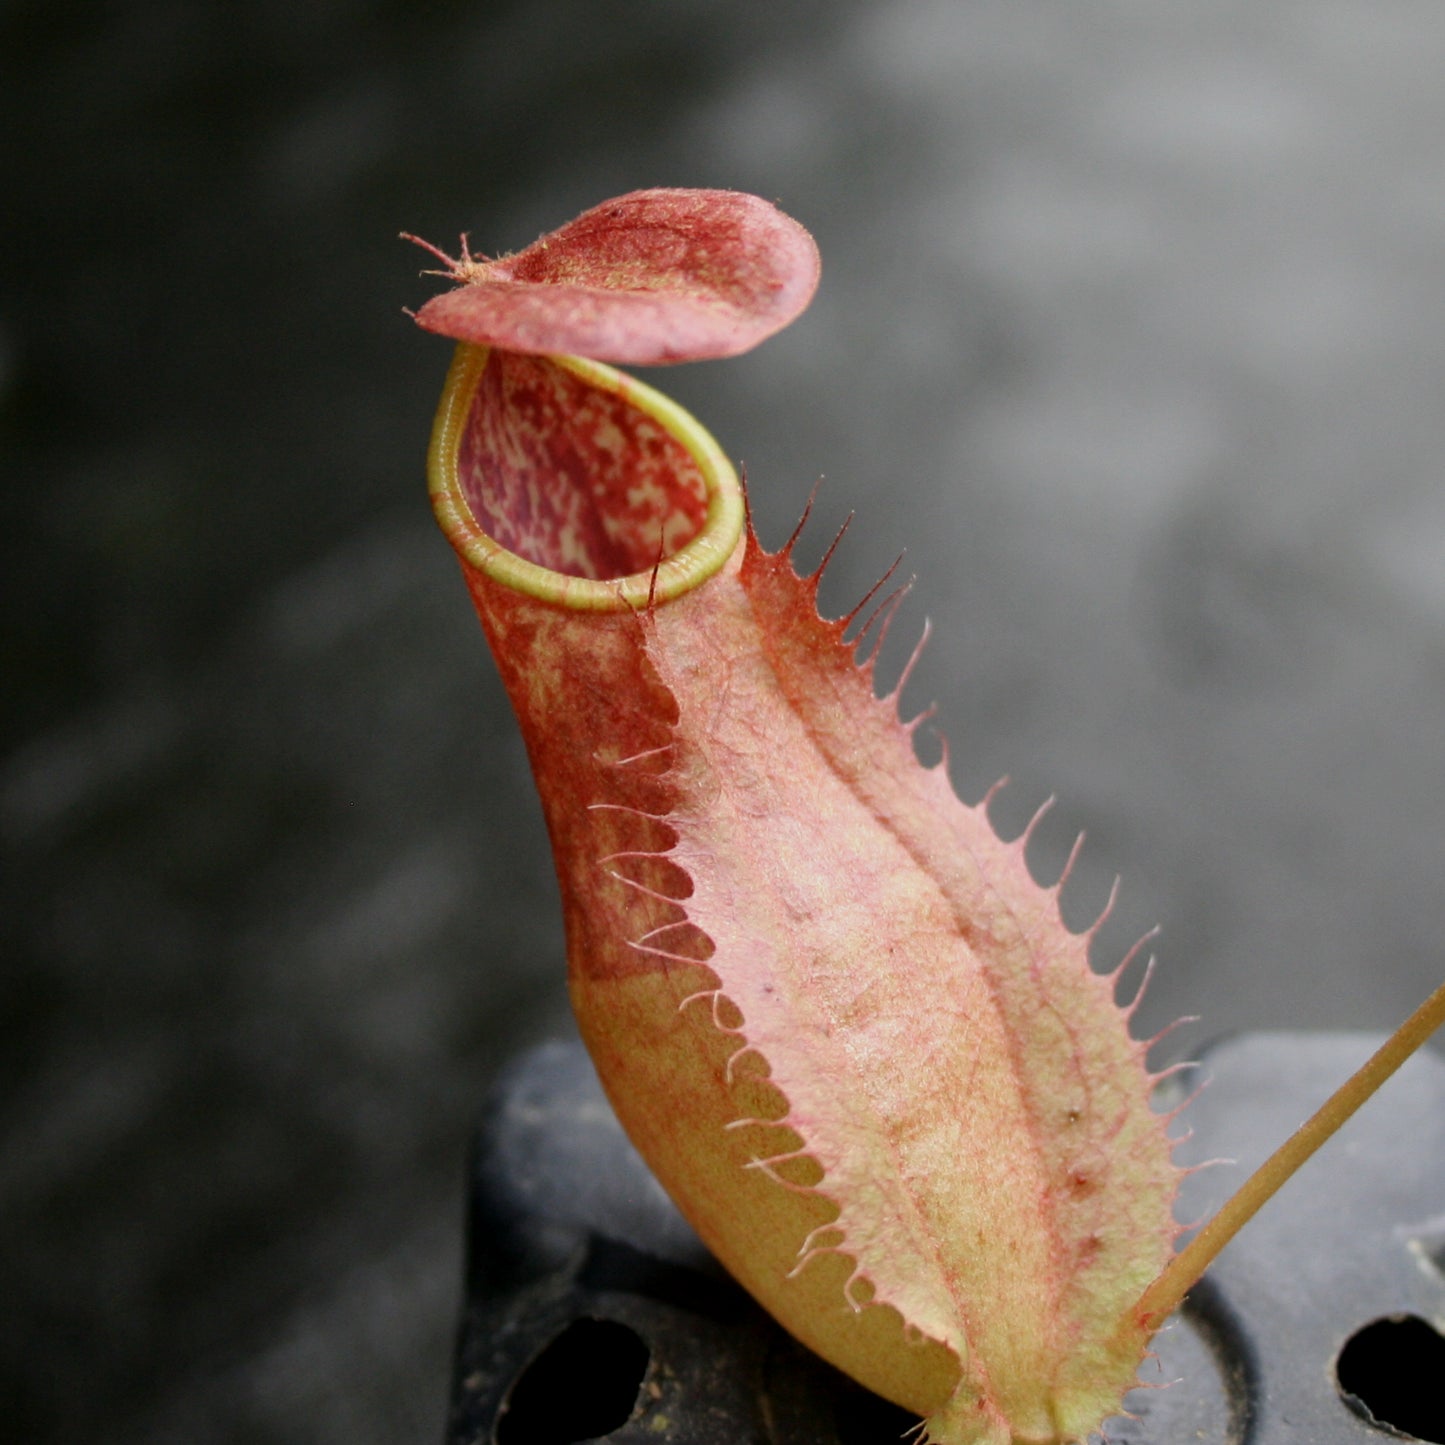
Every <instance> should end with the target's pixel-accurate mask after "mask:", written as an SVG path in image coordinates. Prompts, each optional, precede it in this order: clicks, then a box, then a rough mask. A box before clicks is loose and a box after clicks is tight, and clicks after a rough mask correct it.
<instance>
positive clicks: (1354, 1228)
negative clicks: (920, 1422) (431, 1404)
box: [447, 1034, 1445, 1445]
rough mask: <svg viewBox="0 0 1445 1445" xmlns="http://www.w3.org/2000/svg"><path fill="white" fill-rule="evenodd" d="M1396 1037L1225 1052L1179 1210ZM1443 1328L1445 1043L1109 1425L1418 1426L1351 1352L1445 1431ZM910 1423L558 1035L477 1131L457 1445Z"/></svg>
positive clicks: (1275, 1429)
mask: <svg viewBox="0 0 1445 1445" xmlns="http://www.w3.org/2000/svg"><path fill="white" fill-rule="evenodd" d="M1375 1042H1377V1041H1376V1040H1373V1039H1371V1038H1369V1037H1366V1036H1362V1035H1353V1034H1324V1035H1302V1034H1249V1035H1244V1036H1241V1037H1238V1038H1234V1039H1228V1040H1224V1041H1222V1042H1220V1043H1217V1044H1215V1045H1213V1046H1212V1047H1211V1048H1209V1049H1208V1050H1206V1051H1205V1054H1204V1056H1203V1058H1202V1059H1201V1068H1202V1069H1203V1071H1204V1073H1205V1074H1206V1075H1207V1076H1208V1077H1210V1078H1211V1080H1212V1082H1211V1084H1210V1086H1209V1087H1208V1088H1207V1089H1206V1090H1205V1091H1204V1093H1203V1095H1202V1096H1201V1097H1200V1098H1199V1099H1198V1100H1197V1101H1196V1102H1195V1103H1194V1104H1193V1105H1192V1106H1191V1108H1190V1109H1189V1111H1188V1114H1187V1121H1188V1123H1189V1124H1190V1125H1191V1126H1192V1128H1193V1131H1194V1132H1193V1137H1192V1139H1191V1140H1190V1141H1189V1142H1188V1143H1187V1144H1185V1145H1183V1146H1181V1151H1180V1154H1181V1159H1183V1160H1184V1161H1185V1162H1200V1161H1203V1160H1205V1159H1211V1158H1219V1157H1227V1158H1228V1159H1230V1160H1232V1161H1235V1163H1234V1164H1231V1165H1228V1166H1225V1165H1218V1166H1215V1167H1212V1168H1209V1169H1206V1170H1203V1171H1201V1172H1200V1173H1197V1174H1195V1175H1192V1176H1191V1177H1190V1178H1189V1179H1188V1180H1186V1184H1185V1189H1184V1192H1183V1195H1182V1196H1181V1200H1180V1217H1181V1218H1185V1219H1190V1218H1196V1219H1197V1218H1203V1217H1206V1216H1207V1215H1208V1214H1209V1213H1210V1212H1212V1210H1213V1209H1214V1208H1215V1207H1216V1206H1217V1204H1218V1203H1219V1201H1220V1200H1221V1199H1222V1198H1223V1197H1225V1196H1226V1195H1227V1194H1228V1192H1229V1191H1230V1190H1231V1189H1232V1188H1233V1187H1234V1185H1235V1183H1237V1182H1238V1181H1239V1180H1240V1179H1242V1178H1244V1176H1245V1174H1246V1172H1247V1171H1248V1169H1249V1168H1251V1167H1252V1166H1253V1165H1254V1163H1256V1162H1258V1160H1259V1159H1261V1158H1263V1157H1264V1155H1265V1154H1267V1153H1268V1152H1269V1150H1270V1149H1271V1148H1272V1147H1273V1146H1274V1145H1275V1144H1277V1143H1278V1142H1279V1141H1280V1140H1281V1139H1282V1138H1283V1137H1284V1136H1285V1135H1286V1134H1287V1133H1288V1132H1289V1130H1290V1129H1292V1128H1294V1127H1295V1126H1296V1125H1297V1124H1298V1123H1299V1122H1300V1120H1301V1119H1303V1118H1304V1117H1305V1115H1306V1114H1307V1113H1308V1112H1309V1111H1310V1110H1311V1109H1312V1108H1313V1107H1314V1105H1315V1104H1317V1103H1318V1102H1319V1100H1320V1099H1322V1098H1323V1097H1324V1096H1325V1095H1326V1094H1327V1093H1328V1092H1329V1090H1330V1089H1331V1088H1332V1087H1333V1086H1334V1085H1335V1084H1336V1083H1338V1082H1339V1081H1340V1079H1342V1078H1343V1077H1344V1076H1345V1075H1346V1074H1347V1073H1349V1072H1350V1070H1351V1069H1353V1068H1354V1067H1355V1066H1356V1065H1357V1064H1358V1063H1359V1062H1360V1061H1361V1060H1362V1059H1363V1058H1364V1056H1365V1055H1366V1054H1367V1053H1368V1051H1369V1050H1370V1049H1371V1048H1372V1047H1373V1045H1374V1043H1375ZM1184 1087H1187V1082H1186V1084H1185V1085H1184ZM1397 1317H1399V1318H1400V1319H1401V1320H1402V1321H1403V1323H1395V1321H1396V1318H1397ZM1380 1322H1386V1323H1380ZM1442 1323H1445V1064H1442V1063H1441V1061H1440V1060H1439V1059H1438V1058H1437V1057H1435V1056H1433V1055H1428V1054H1426V1055H1421V1056H1419V1057H1417V1058H1415V1059H1413V1060H1411V1061H1410V1063H1408V1064H1407V1065H1406V1066H1405V1068H1404V1069H1402V1071H1401V1072H1400V1074H1399V1075H1398V1077H1397V1078H1396V1079H1395V1080H1393V1081H1392V1082H1391V1083H1390V1084H1389V1085H1388V1086H1387V1087H1386V1089H1385V1090H1384V1091H1383V1092H1382V1094H1381V1095H1380V1096H1378V1097H1377V1098H1376V1099H1374V1100H1373V1101H1372V1102H1371V1103H1370V1104H1369V1105H1367V1106H1366V1108H1365V1109H1364V1110H1363V1111H1362V1112H1361V1114H1360V1115H1359V1116H1358V1117H1357V1118H1356V1119H1355V1120H1353V1121H1352V1122H1351V1123H1350V1125H1348V1126H1347V1128H1346V1129H1345V1130H1344V1131H1343V1132H1342V1133H1341V1135H1340V1136H1339V1137H1337V1138H1336V1139H1335V1140H1333V1141H1331V1143H1330V1144H1329V1145H1328V1146H1327V1147H1326V1149H1325V1150H1324V1151H1323V1152H1322V1153H1321V1154H1320V1155H1318V1156H1317V1157H1316V1158H1315V1159H1314V1160H1312V1161H1311V1162H1310V1164H1309V1165H1307V1166H1306V1168H1305V1169H1304V1170H1303V1171H1302V1172H1301V1174H1300V1175H1299V1176H1298V1177H1297V1178H1296V1179H1295V1180H1294V1181H1292V1182H1291V1183H1290V1185H1288V1186H1287V1187H1286V1189H1285V1190H1284V1191H1283V1192H1282V1193H1281V1194H1280V1196H1279V1197H1278V1198H1277V1199H1276V1200H1274V1201H1273V1202H1272V1203H1271V1204H1270V1205H1269V1206H1268V1207H1267V1208H1266V1209H1265V1211H1264V1212H1263V1213H1262V1214H1261V1215H1260V1216H1259V1217H1258V1218H1257V1219H1256V1220H1254V1221H1253V1222H1252V1223H1251V1225H1250V1226H1249V1228H1248V1229H1246V1230H1245V1231H1244V1233H1242V1234H1241V1235H1240V1237H1239V1238H1238V1239H1237V1240H1235V1241H1234V1243H1233V1244H1231V1245H1230V1247H1229V1249H1228V1250H1227V1251H1226V1252H1225V1253H1224V1255H1223V1256H1221V1258H1220V1260H1219V1261H1218V1262H1217V1263H1216V1265H1215V1266H1214V1268H1213V1269H1212V1270H1211V1271H1210V1275H1209V1277H1208V1278H1207V1280H1206V1281H1205V1282H1204V1283H1202V1284H1201V1285H1200V1286H1199V1287H1198V1288H1196V1290H1195V1292H1194V1294H1193V1295H1192V1296H1191V1298H1190V1300H1189V1302H1188V1304H1187V1305H1186V1307H1185V1309H1184V1310H1183V1311H1182V1312H1181V1314H1180V1315H1179V1316H1178V1317H1176V1319H1175V1320H1174V1321H1173V1322H1172V1324H1171V1326H1170V1328H1169V1329H1167V1330H1166V1331H1165V1332H1163V1333H1162V1334H1161V1335H1160V1336H1159V1337H1158V1340H1157V1342H1156V1350H1157V1353H1158V1363H1157V1368H1156V1367H1148V1366H1146V1371H1145V1374H1144V1377H1143V1378H1144V1380H1145V1383H1146V1385H1147V1384H1149V1383H1150V1378H1151V1375H1152V1376H1153V1377H1154V1378H1156V1379H1157V1380H1158V1382H1159V1384H1158V1386H1157V1387H1152V1388H1143V1389H1140V1390H1137V1391H1135V1392H1134V1393H1133V1394H1132V1395H1131V1396H1130V1397H1129V1405H1130V1408H1131V1409H1132V1410H1133V1412H1134V1418H1121V1419H1116V1420H1114V1421H1112V1422H1111V1423H1110V1426H1109V1438H1110V1441H1111V1442H1118V1445H1150V1442H1157V1445H1166V1442H1169V1445H1174V1442H1178V1441H1181V1440H1188V1441H1191V1442H1197V1445H1212V1442H1220V1445H1224V1442H1241V1445H1245V1442H1247V1445H1284V1442H1286V1441H1288V1442H1290V1445H1307V1442H1308V1445H1371V1442H1374V1445H1378V1442H1380V1441H1382V1440H1383V1439H1386V1438H1397V1439H1398V1438H1400V1433H1399V1432H1398V1431H1389V1430H1387V1429H1385V1428H1384V1427H1382V1426H1381V1425H1380V1424H1378V1423H1374V1422H1372V1420H1371V1419H1370V1417H1369V1414H1368V1409H1369V1405H1367V1404H1366V1403H1365V1402H1362V1401H1360V1400H1359V1399H1358V1398H1356V1397H1353V1396H1350V1395H1349V1394H1348V1392H1347V1391H1346V1390H1342V1389H1341V1387H1340V1385H1339V1383H1338V1381H1337V1379H1336V1362H1337V1360H1339V1358H1340V1357H1341V1354H1342V1352H1344V1351H1346V1347H1347V1345H1348V1346H1350V1352H1349V1353H1347V1354H1346V1356H1345V1359H1346V1367H1345V1371H1344V1373H1345V1375H1346V1377H1347V1381H1346V1382H1347V1384H1349V1385H1353V1386H1354V1387H1355V1388H1357V1389H1359V1390H1360V1391H1361V1393H1363V1394H1365V1395H1366V1396H1367V1397H1368V1400H1369V1402H1370V1403H1371V1404H1373V1406H1374V1408H1375V1409H1376V1410H1377V1411H1378V1412H1380V1413H1382V1414H1384V1415H1385V1416H1386V1418H1391V1419H1394V1420H1395V1422H1396V1424H1397V1425H1399V1424H1401V1423H1405V1424H1408V1425H1409V1426H1410V1427H1411V1428H1413V1429H1415V1430H1416V1431H1417V1432H1419V1434H1418V1436H1417V1438H1425V1439H1433V1440H1437V1441H1439V1440H1445V1415H1442V1413H1441V1412H1442V1409H1445V1407H1442V1405H1441V1404H1440V1396H1441V1394H1442V1392H1441V1391H1440V1389H1439V1387H1438V1381H1439V1380H1440V1379H1441V1374H1440V1373H1439V1372H1438V1370H1437V1369H1436V1368H1435V1362H1436V1356H1435V1355H1434V1354H1433V1353H1432V1351H1434V1349H1435V1343H1434V1342H1438V1344H1439V1346H1440V1352H1441V1353H1440V1356H1439V1358H1440V1359H1441V1360H1445V1339H1442V1338H1441V1336H1440V1335H1439V1333H1438V1332H1437V1331H1438V1328H1439V1326H1440V1325H1441V1324H1442ZM1352 1340H1353V1341H1355V1343H1354V1344H1353V1345H1350V1342H1351V1341H1352ZM1351 1361H1355V1362H1356V1364H1355V1365H1354V1366H1351ZM1352 1368H1353V1370H1354V1373H1353V1374H1352V1373H1351V1370H1352ZM1412 1412H1413V1413H1412ZM913 1423H915V1422H914V1421H913V1420H912V1418H911V1417H909V1416H908V1415H907V1414H906V1413H905V1412H903V1411H901V1410H898V1409H896V1408H895V1407H893V1406H891V1405H889V1404H887V1403H886V1402H884V1401H881V1400H878V1399H876V1397H873V1396H870V1395H867V1394H866V1393H865V1392H863V1391H862V1390H860V1389H859V1388H858V1387H857V1386H856V1385H854V1384H852V1383H851V1382H850V1381H848V1380H846V1379H844V1378H843V1377H842V1376H840V1375H839V1374H838V1373H837V1372H836V1371H834V1370H832V1369H831V1368H829V1367H828V1366H827V1365H824V1364H822V1363H821V1362H820V1361H818V1360H816V1359H814V1358H813V1357H812V1356H810V1355H809V1354H808V1353H807V1352H806V1351H804V1350H803V1349H801V1348H800V1347H799V1346H798V1345H796V1344H795V1343H794V1342H793V1341H792V1340H791V1339H790V1338H789V1337H788V1336H787V1335H786V1334H784V1333H783V1331H782V1330H780V1329H779V1328H778V1326H777V1325H775V1324H774V1323H773V1322H772V1321H771V1320H770V1319H769V1318H768V1317H767V1316H766V1315H765V1314H763V1312H762V1311H761V1310H759V1309H758V1308H757V1306H756V1305H754V1304H753V1303H752V1301H751V1300H750V1299H749V1298H748V1297H747V1296H746V1295H745V1294H744V1293H743V1292H742V1291H741V1290H740V1289H739V1288H738V1287H737V1286H736V1285H734V1284H733V1283H732V1282H731V1280H729V1279H728V1278H727V1276H726V1275H725V1274H723V1272H722V1271H721V1270H720V1269H719V1267H718V1266H717V1264H716V1263H715V1262H714V1261H713V1260H712V1258H711V1257H710V1256H709V1255H708V1254H707V1252H706V1251H705V1250H704V1249H703V1248H702V1246H701V1244H700V1243H699V1242H698V1241H697V1239H696V1237H695V1236H694V1235H693V1234H692V1232H691V1230H690V1229H689V1228H688V1226H687V1225H686V1224H685V1223H684V1221H683V1220H682V1219H681V1217H680V1216H679V1215H678V1214H677V1212H676V1210H675V1209H674V1208H673V1207H672V1204H671V1203H670V1201H669V1200H668V1199H667V1197H666V1196H665V1195H664V1194H663V1192H662V1190H661V1189H660V1188H659V1186H658V1185H657V1184H656V1182H655V1181H654V1180H653V1178H652V1176H651V1175H650V1174H649V1173H648V1171H647V1168H646V1166H645V1165H644V1164H643V1163H642V1161H641V1159H640V1158H639V1157H638V1156H637V1154H636V1153H635V1151H634V1150H633V1149H632V1147H631V1145H630V1144H629V1143H628V1142H627V1140H626V1138H625V1137H624V1135H623V1134H622V1131H621V1129H620V1128H619V1126H618V1125H617V1122H616V1120H615V1118H614V1117H613V1115H612V1111H611V1109H610V1108H609V1107H608V1105H607V1102H606V1100H605V1099H604V1098H603V1096H602V1093H601V1090H600V1088H599V1087H598V1085H597V1082H596V1078H595V1076H594V1075H593V1073H592V1068H591V1065H590V1063H589V1062H588V1060H587V1057H586V1055H585V1054H584V1053H583V1051H582V1050H581V1048H580V1046H576V1045H567V1044H548V1045H544V1046H542V1047H541V1048H539V1049H536V1050H534V1051H532V1052H531V1053H529V1054H527V1055H524V1056H523V1057H522V1058H520V1059H518V1060H517V1061H516V1062H515V1063H514V1064H513V1065H512V1066H511V1067H510V1068H509V1069H508V1070H507V1071H506V1073H505V1074H504V1075H503V1077H502V1078H501V1079H500V1080H499V1081H498V1085H497V1088H496V1090H495V1092H494V1095H493V1098H492V1101H491V1103H490V1105H489V1108H488V1111H487V1115H486V1118H485V1119H484V1121H483V1123H482V1126H481V1128H480V1130H479V1133H478V1140H477V1149H476V1155H475V1160H474V1167H473V1173H472V1188H471V1200H470V1221H469V1258H468V1267H467V1300H466V1303H465V1306H464V1310H463V1317H462V1324H461V1330H460V1334H459V1338H458V1350H457V1369H456V1377H455V1381H454V1386H453V1395H452V1404H451V1412H450V1418H449V1422H448V1434H447V1442H448V1445H571V1442H579V1441H586V1440H606V1441H608V1442H609V1445H637V1442H641V1441H649V1442H654V1445H659V1442H660V1445H751V1442H759V1445H762V1442H768V1445H872V1442H879V1445H881V1442H887V1441H893V1440H897V1439H898V1438H899V1437H900V1436H901V1434H902V1433H903V1432H904V1431H905V1430H906V1429H907V1428H908V1427H909V1426H910V1425H912V1424H913ZM1407 1438H1409V1437H1407Z"/></svg>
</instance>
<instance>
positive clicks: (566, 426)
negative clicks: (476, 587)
mask: <svg viewBox="0 0 1445 1445" xmlns="http://www.w3.org/2000/svg"><path fill="white" fill-rule="evenodd" d="M427 471H428V476H429V484H430V489H431V496H432V507H433V510H434V511H435V513H436V517H437V520H438V522H439V523H440V524H441V527H442V530H443V531H444V532H445V533H446V535H447V538H448V540H449V541H450V542H451V544H452V546H453V547H454V548H456V550H457V552H458V554H459V555H460V556H461V557H462V559H463V560H464V562H465V563H466V564H467V565H468V566H470V567H473V568H475V569H476V570H477V571H479V572H481V573H484V574H485V575H486V576H488V577H490V578H492V579H493V580H494V581H497V582H500V583H502V584H504V585H505V586H508V587H511V588H513V589H514V590H516V591H518V592H523V593H526V594H527V595H529V596H532V597H536V598H538V599H540V600H542V601H546V602H552V603H555V604H556V605H558V606H562V607H568V608H575V609H578V610H583V611H618V610H621V609H623V608H640V607H646V606H648V605H649V604H655V603H659V602H665V601H667V600H669V599H670V598H673V597H678V596H681V595H682V594H683V593H685V592H688V591H690V590H691V589H692V588H694V587H696V586H698V585H699V584H700V583H702V582H704V581H706V580H707V578H709V577H711V576H712V575H713V574H714V573H715V572H717V571H718V570H719V569H720V568H721V567H722V566H723V564H724V563H725V562H726V561H727V560H728V558H729V557H730V556H731V555H732V553H733V551H734V550H735V549H736V547H737V543H738V540H739V538H740V537H741V535H742V529H743V521H744V508H743V499H742V491H741V488H740V487H739V485H738V479H737V474H736V473H735V472H734V471H733V468H732V466H731V464H730V463H729V462H728V459H727V457H726V456H725V455H724V454H723V452H722V449H721V448H720V447H719V446H718V444H717V442H716V441H714V440H713V438H712V436H711V435H710V434H709V433H708V432H707V431H706V429H705V428H703V427H702V426H701V425H700V424H699V423H698V422H697V421H696V420H695V419H694V418H693V417H692V416H691V415H689V414H688V413H687V412H686V411H684V410H683V409H682V408H681V407H680V406H678V405H677V404H676V403H675V402H673V401H670V400H669V399H668V398H667V397H665V396H663V395H662V394H661V393H660V392H657V391H654V390H653V389H652V388H651V387H650V386H647V385H645V384H644V383H643V382H640V381H638V380H637V379H636V378H635V377H632V376H628V375H627V374H626V373H624V372H620V371H617V370H615V369H614V368H612V367H610V366H605V365H603V364H602V363H601V362H596V361H588V360H585V359H583V358H581V357H576V356H531V355H522V354H520V353H517V352H509V351H501V350H496V349H489V348H487V347H484V346H470V345H466V344H462V345H460V346H458V347H457V351H456V355H455V357H454V358H453V361H452V366H451V371H450V373H449V374H448V376H447V383H446V388H445V390H444V391H443V393H442V400H441V405H440V407H439V408H438V411H437V417H436V423H435V426H434V427H433V430H432V440H431V448H430V452H429V454H428V458H427Z"/></svg>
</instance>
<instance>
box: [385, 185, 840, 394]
mask: <svg viewBox="0 0 1445 1445" xmlns="http://www.w3.org/2000/svg"><path fill="white" fill-rule="evenodd" d="M407 239H409V240H417V238H416V237H415V236H409V237H407ZM419 244H420V245H423V246H426V248H427V249H428V250H430V251H432V252H434V254H436V255H437V256H440V257H441V259H442V260H444V261H445V262H446V263H447V271H446V272H445V273H438V274H446V275H449V276H450V277H452V278H453V279H454V280H456V281H457V282H458V283H459V284H458V285H457V286H456V288H455V289H454V290H451V291H446V292H443V294H442V295H440V296H434V297H432V299H431V300H430V301H428V302H427V303H426V304H425V305H424V306H423V307H422V308H421V310H420V311H418V312H417V313H416V321H417V324H418V325H419V326H421V327H423V328H425V329H426V330H427V331H435V332H438V333H440V334H441V335H442V336H450V337H452V338H454V339H455V340H457V341H468V342H472V343H473V344H476V345H486V346H496V347H500V348H502V349H504V350H507V351H518V352H531V353H540V354H547V353H552V354H556V353H570V354H572V355H576V356H586V357H590V358H591V359H593V360H594V361H611V362H623V363H626V364H630V365H633V366H656V365H660V364H663V363H666V362H674V361H704V360H708V359H711V358H715V357H721V356H736V355H737V354H738V353H739V352H743V351H748V350H750V349H751V348H752V347H754V346H756V345H757V344H758V343H759V342H760V341H763V340H765V339H766V338H767V337H769V336H771V335H772V334H773V332H775V331H780V330H781V329H782V328H783V327H784V326H786V325H787V324H788V323H789V322H790V321H792V320H793V318H794V317H795V316H797V315H798V314H799V313H800V312H801V311H802V310H803V308H804V307H805V306H807V304H808V302H809V301H810V300H811V299H812V296H813V292H814V290H815V289H816V288H817V285H818V248H817V246H816V245H814V243H813V238H812V237H811V236H810V235H809V234H808V233H807V231H805V230H804V229H803V228H802V227H801V226H800V225H799V224H798V223H797V222H796V221H794V220H792V219H791V218H790V217H788V216H785V215H784V214H783V213H782V212H781V211H779V210H778V209H777V208H776V207H775V206H771V205H769V204H768V203H767V202H766V201H762V200H759V199H758V198H757V197H756V196H749V195H745V194H744V193H742V192H740V191H702V190H649V191H633V192H632V193H631V194H630V195H626V196H619V197H618V198H617V199H616V200H613V201H606V202H604V203H603V204H602V205H600V206H594V207H593V208H592V209H591V210H590V211H585V212H584V213H583V214H582V215H580V216H578V217H577V219H576V220H575V221H570V222H569V223H568V224H567V225H565V226H563V227H561V228H560V229H559V230H556V231H552V232H550V233H549V234H548V235H545V236H543V237H542V238H541V239H540V240H537V241H534V242H533V243H532V244H531V245H530V246H528V247H527V248H526V250H524V251H518V252H517V253H516V254H515V255H512V256H502V257H499V258H498V259H497V260H494V261H489V260H486V259H485V258H483V257H475V256H473V255H471V253H470V252H469V250H468V249H467V244H466V238H465V237H463V238H462V254H461V257H460V258H459V259H455V260H454V259H453V258H451V257H450V256H447V255H446V254H445V253H443V252H442V251H439V250H437V248H436V247H434V246H432V245H430V244H429V243H428V242H426V241H420V242H419Z"/></svg>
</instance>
